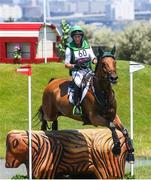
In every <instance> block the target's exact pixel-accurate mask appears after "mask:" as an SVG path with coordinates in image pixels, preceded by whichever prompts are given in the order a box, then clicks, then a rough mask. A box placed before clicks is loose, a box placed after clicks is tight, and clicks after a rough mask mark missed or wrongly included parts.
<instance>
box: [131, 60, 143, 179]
mask: <svg viewBox="0 0 151 180" xmlns="http://www.w3.org/2000/svg"><path fill="white" fill-rule="evenodd" d="M143 68H144V66H143V65H142V64H139V63H136V62H133V61H130V63H129V72H130V132H131V141H132V143H133V139H134V120H133V72H135V71H139V70H141V69H143ZM130 171H131V176H134V162H133V163H131V164H130Z"/></svg>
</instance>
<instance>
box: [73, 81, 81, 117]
mask: <svg viewBox="0 0 151 180" xmlns="http://www.w3.org/2000/svg"><path fill="white" fill-rule="evenodd" d="M73 98H74V107H73V115H76V116H81V115H82V108H81V106H80V99H81V89H80V88H79V87H78V86H77V85H76V84H74V97H73Z"/></svg>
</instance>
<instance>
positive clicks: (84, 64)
mask: <svg viewBox="0 0 151 180" xmlns="http://www.w3.org/2000/svg"><path fill="white" fill-rule="evenodd" d="M70 36H71V38H72V42H71V43H69V44H68V45H67V48H66V52H65V67H66V68H68V69H70V75H72V78H73V81H74V107H73V115H82V108H81V106H80V99H81V98H80V97H81V93H80V91H81V89H80V88H81V83H82V79H83V77H84V76H85V74H87V73H88V72H90V71H92V70H91V62H92V63H94V64H96V63H97V59H96V57H95V55H94V53H93V50H92V48H91V46H90V45H89V44H88V42H87V41H86V40H85V38H84V30H83V29H82V28H81V27H80V26H73V27H72V28H71V30H70Z"/></svg>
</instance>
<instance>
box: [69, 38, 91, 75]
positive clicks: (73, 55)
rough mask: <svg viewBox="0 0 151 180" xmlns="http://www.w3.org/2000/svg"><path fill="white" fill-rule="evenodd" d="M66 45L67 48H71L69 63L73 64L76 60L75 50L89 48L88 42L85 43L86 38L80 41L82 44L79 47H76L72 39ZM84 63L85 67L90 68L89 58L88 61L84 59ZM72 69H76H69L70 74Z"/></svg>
mask: <svg viewBox="0 0 151 180" xmlns="http://www.w3.org/2000/svg"><path fill="white" fill-rule="evenodd" d="M67 47H68V48H70V50H71V61H70V63H71V64H75V63H76V60H75V53H76V52H79V51H84V50H89V49H90V46H89V44H88V43H87V41H86V40H84V41H83V42H82V46H81V48H77V46H76V44H75V43H74V41H72V42H71V43H69V44H68V45H67ZM84 65H85V66H87V68H90V69H92V65H91V60H90V59H89V60H88V61H86V62H85V63H84ZM72 71H76V69H74V68H73V69H70V72H69V73H70V75H71V74H72Z"/></svg>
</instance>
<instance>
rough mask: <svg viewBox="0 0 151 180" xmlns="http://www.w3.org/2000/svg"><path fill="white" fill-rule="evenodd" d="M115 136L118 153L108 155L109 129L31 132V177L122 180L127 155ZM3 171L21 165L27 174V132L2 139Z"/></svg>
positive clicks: (123, 141) (110, 137)
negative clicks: (119, 146) (79, 177)
mask: <svg viewBox="0 0 151 180" xmlns="http://www.w3.org/2000/svg"><path fill="white" fill-rule="evenodd" d="M117 135H118V138H119V140H120V144H121V154H120V155H119V156H114V154H113V153H112V148H113V145H114V144H113V139H112V135H111V132H110V130H109V129H85V130H62V131H51V132H47V131H46V132H44V131H32V167H33V169H32V175H33V178H43V179H48V178H49V179H54V178H63V177H65V175H72V174H75V175H78V174H89V173H91V174H93V175H94V176H95V177H96V178H99V179H105V178H123V176H124V171H125V162H126V157H127V154H128V151H127V148H126V144H125V138H124V136H123V135H122V133H121V132H120V131H118V130H117ZM6 145H7V150H6V164H5V166H6V167H7V168H16V167H18V166H19V165H20V164H23V163H24V164H25V166H26V168H27V173H28V162H29V161H28V132H27V131H19V130H18V131H17V130H13V131H10V132H9V133H8V135H7V140H6Z"/></svg>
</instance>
